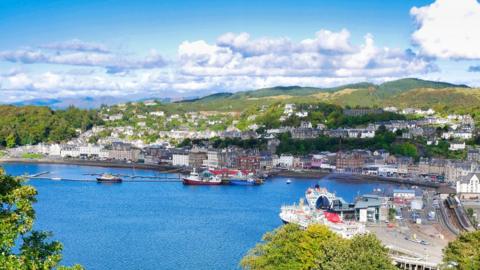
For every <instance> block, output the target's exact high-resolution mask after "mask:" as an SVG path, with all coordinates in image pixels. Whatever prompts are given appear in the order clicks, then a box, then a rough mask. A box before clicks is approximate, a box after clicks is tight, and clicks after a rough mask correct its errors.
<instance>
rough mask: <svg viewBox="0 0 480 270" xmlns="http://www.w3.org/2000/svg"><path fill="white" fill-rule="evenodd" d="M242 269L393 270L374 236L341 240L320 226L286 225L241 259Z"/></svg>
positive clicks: (386, 255)
mask: <svg viewBox="0 0 480 270" xmlns="http://www.w3.org/2000/svg"><path fill="white" fill-rule="evenodd" d="M240 265H241V267H242V268H243V269H250V270H255V269H262V270H263V269H265V270H268V269H288V270H290V269H292V270H295V269H338V270H341V269H354V270H355V269H358V270H360V269H362V270H363V269H366V270H368V269H372V270H373V269H387V270H388V269H395V268H394V267H393V265H392V263H391V260H390V258H389V257H388V253H387V249H386V248H385V247H383V246H382V244H381V243H380V241H379V240H378V239H377V238H376V237H375V236H374V235H370V234H369V235H362V236H356V237H354V238H353V239H351V240H348V239H343V238H341V237H340V236H339V235H337V234H335V233H334V232H332V231H330V230H329V229H328V228H327V227H325V226H323V225H313V226H309V227H308V228H307V229H305V230H302V229H300V228H299V227H298V226H297V225H293V224H287V225H285V226H282V227H280V228H278V229H277V230H275V231H274V232H271V233H267V234H265V235H264V236H263V241H262V242H261V243H259V244H257V245H256V246H255V247H254V248H253V249H251V250H250V251H249V252H248V254H247V255H246V256H245V257H244V258H243V259H242V261H241V262H240Z"/></svg>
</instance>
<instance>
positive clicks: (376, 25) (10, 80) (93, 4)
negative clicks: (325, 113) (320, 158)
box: [0, 0, 480, 102]
mask: <svg viewBox="0 0 480 270" xmlns="http://www.w3.org/2000/svg"><path fill="white" fill-rule="evenodd" d="M479 27H480V3H479V2H477V0H437V1H411V0H398V1H395V0H389V1H385V0H381V1H376V0H369V1H358V0H351V1H346V0H325V1H320V0H313V1H306V0H295V1H278V0H273V1H270V0H263V1H246V0H244V1H220V0H218V1H195V0H177V1H144V0H136V1H131V0H128V1H122V0H118V1H112V0H111V1H82V0H69V1H53V0H49V1H37V0H30V1H28V0H27V1H16V0H2V1H0V93H1V95H2V97H3V98H2V100H1V101H0V102H16V101H20V100H29V99H35V98H72V97H73V98H75V97H84V96H128V97H138V98H143V97H172V96H173V97H175V96H189V95H198V94H205V93H211V92H219V91H239V90H249V89H255V88H261V87H270V86H277V85H302V86H319V87H327V86H335V85H340V84H344V83H351V82H360V81H371V82H382V81H385V80H392V79H397V78H403V77H419V78H424V79H431V80H441V81H449V82H453V83H466V84H469V85H471V86H480V77H479V75H480V31H479V30H478V29H479Z"/></svg>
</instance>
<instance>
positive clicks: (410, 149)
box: [391, 142, 418, 158]
mask: <svg viewBox="0 0 480 270" xmlns="http://www.w3.org/2000/svg"><path fill="white" fill-rule="evenodd" d="M391 150H392V153H393V154H395V155H400V156H407V157H413V158H418V151H417V147H416V146H415V145H414V144H413V143H409V142H406V143H401V144H396V145H394V146H393V147H392V149H391Z"/></svg>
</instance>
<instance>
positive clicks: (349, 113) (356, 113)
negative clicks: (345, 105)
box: [343, 108, 383, 116]
mask: <svg viewBox="0 0 480 270" xmlns="http://www.w3.org/2000/svg"><path fill="white" fill-rule="evenodd" d="M381 113H383V110H382V109H371V108H361V109H345V110H343V114H344V115H346V116H364V115H369V114H381Z"/></svg>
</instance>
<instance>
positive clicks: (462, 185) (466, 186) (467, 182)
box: [457, 173, 480, 199]
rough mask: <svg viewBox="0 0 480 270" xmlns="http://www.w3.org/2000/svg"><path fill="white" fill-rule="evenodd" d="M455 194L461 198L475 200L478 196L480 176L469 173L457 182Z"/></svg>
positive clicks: (479, 194)
mask: <svg viewBox="0 0 480 270" xmlns="http://www.w3.org/2000/svg"><path fill="white" fill-rule="evenodd" d="M457 193H458V194H459V196H460V197H461V198H477V199H478V197H479V196H480V174H478V173H471V174H468V175H466V176H463V177H461V178H460V180H459V181H457Z"/></svg>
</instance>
